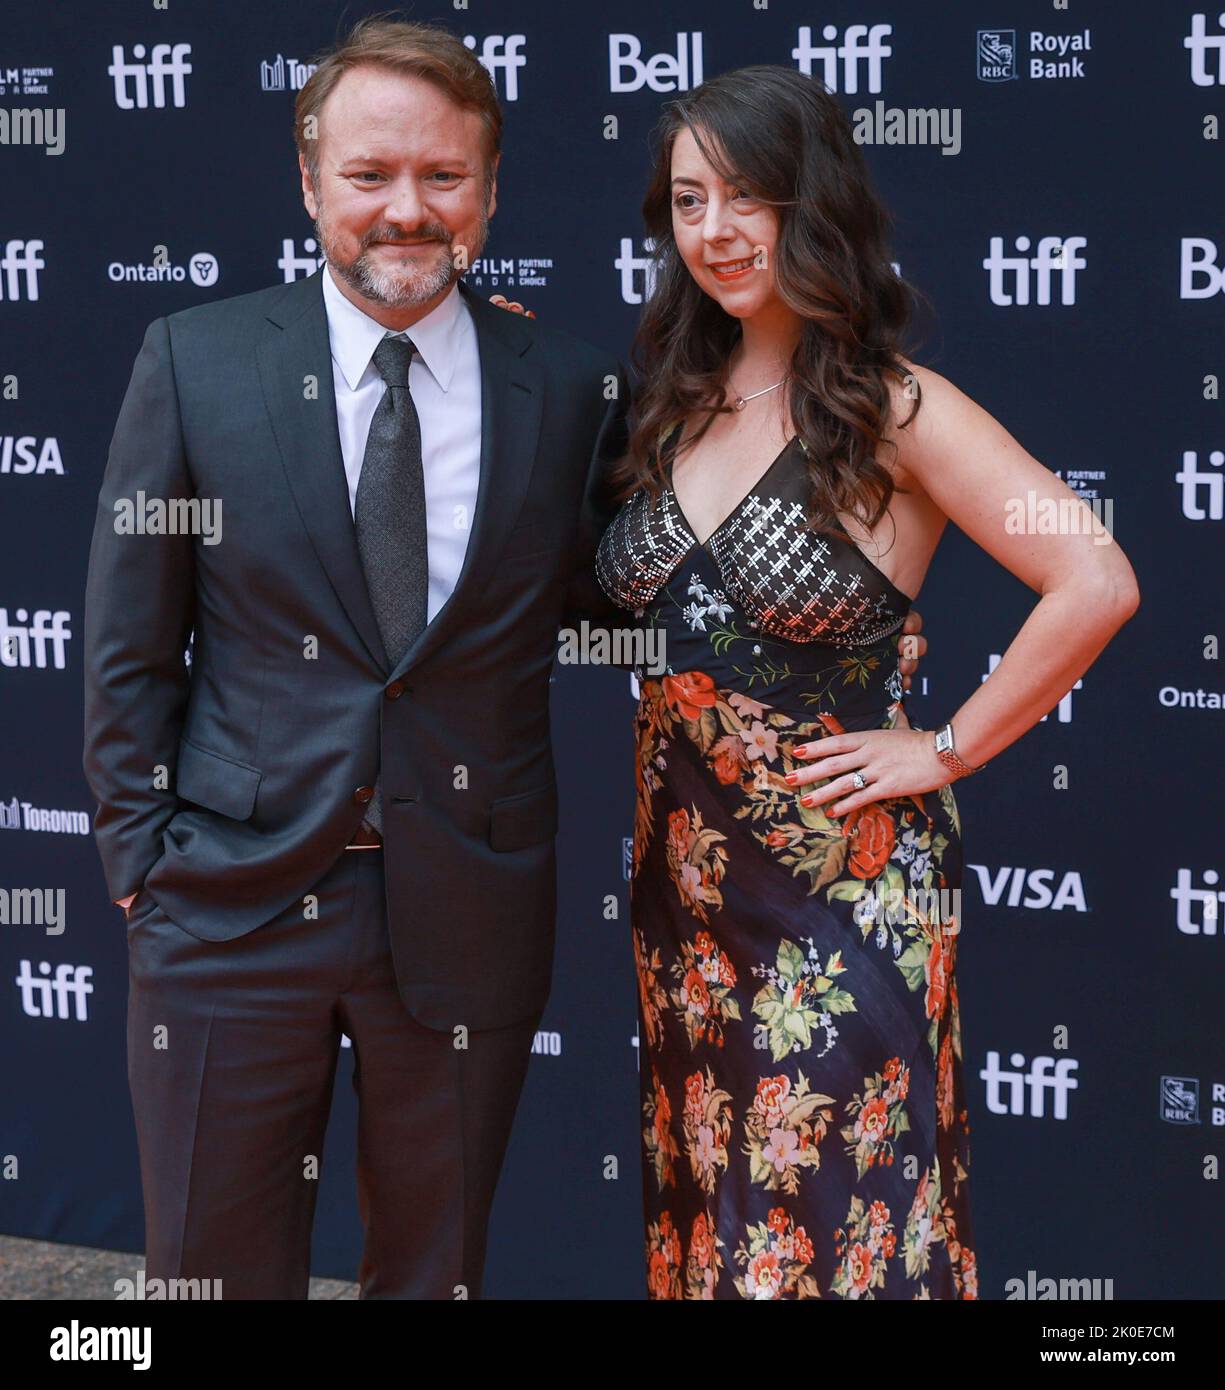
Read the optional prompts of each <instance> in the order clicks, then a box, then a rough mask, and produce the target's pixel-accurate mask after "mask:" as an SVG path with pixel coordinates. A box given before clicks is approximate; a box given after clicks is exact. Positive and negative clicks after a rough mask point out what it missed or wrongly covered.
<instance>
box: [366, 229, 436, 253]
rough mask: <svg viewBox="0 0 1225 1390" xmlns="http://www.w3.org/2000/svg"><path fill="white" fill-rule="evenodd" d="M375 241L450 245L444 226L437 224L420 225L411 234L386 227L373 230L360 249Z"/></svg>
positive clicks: (399, 244)
mask: <svg viewBox="0 0 1225 1390" xmlns="http://www.w3.org/2000/svg"><path fill="white" fill-rule="evenodd" d="M377 241H383V242H388V243H391V244H393V245H397V246H409V245H420V243H421V242H423V241H438V242H441V243H442V244H443V245H444V246H450V244H451V236H450V233H449V232H448V231H447V229H446V228H445V227H441V226H438V225H437V224H435V225H434V226H431V227H422V229H421V230H420V231H419V232H417V233H416V234H415V235H413V236H401V235H399V234H397V233H395V232H392V231H391V230H390V229H388V230H386V231H381V232H375V233H373V234H372V235H371V236H369V237H368V238H367V239H366V240H365V242H364V243H363V244H362V250H363V251H364V250H366V249H367V247H370V246H373V245H374V243H375V242H377Z"/></svg>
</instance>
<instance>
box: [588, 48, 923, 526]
mask: <svg viewBox="0 0 1225 1390" xmlns="http://www.w3.org/2000/svg"><path fill="white" fill-rule="evenodd" d="M686 127H687V128H688V129H689V130H690V131H691V132H692V134H693V137H694V140H695V141H696V142H697V145H698V148H699V149H700V150H701V152H702V154H703V156H704V157H705V158H706V159H707V161H708V162H709V163H710V164H711V166H712V167H713V168H714V169H715V170H716V171H717V172H718V173H719V175H720V177H722V178H724V179H726V180H728V181H729V182H731V183H733V184H735V185H737V186H739V187H741V188H744V189H746V190H747V191H748V192H749V193H750V194H751V195H752V196H753V197H754V198H755V199H757V200H759V201H760V202H762V203H764V204H767V205H769V206H771V207H773V208H775V209H776V212H777V216H778V218H779V228H778V238H777V243H776V247H775V251H774V273H775V283H776V286H777V292H778V294H779V296H780V298H781V299H782V300H783V302H784V303H785V304H787V305H789V306H790V308H792V309H793V310H794V311H795V312H796V313H797V314H798V315H799V316H800V317H801V318H802V319H803V321H804V323H803V330H802V334H801V337H800V341H799V343H798V345H797V347H796V349H795V353H794V355H793V357H792V359H791V364H790V368H789V384H788V388H787V390H788V405H789V407H790V413H791V420H792V423H793V425H794V427H795V430H796V433H797V434H798V436H799V438H800V441H801V443H802V444H803V446H804V448H805V449H806V451H807V453H806V466H807V469H808V473H809V478H810V482H811V489H810V498H809V521H810V524H811V525H813V526H814V527H816V528H817V529H830V530H837V529H838V527H837V526H836V524H835V518H836V516H837V515H838V514H839V513H845V514H847V515H849V516H852V517H855V518H856V519H857V520H859V521H861V522H863V524H864V525H865V526H867V528H868V529H869V530H871V529H872V528H874V527H875V526H876V524H877V523H878V522H879V521H880V519H881V517H882V516H883V515H884V514H885V511H886V509H887V508H888V505H889V501H890V498H891V497H892V496H893V492H894V482H893V478H892V476H891V475H890V473H889V472H888V471H887V470H886V469H885V468H884V467H882V466H881V464H880V463H878V462H877V459H876V454H877V451H878V450H879V449H880V447H881V445H882V444H883V443H886V442H890V441H886V440H885V439H884V432H885V429H886V426H887V424H888V421H889V417H890V412H891V400H890V394H889V390H888V387H887V384H886V379H885V374H886V373H887V372H891V373H893V374H894V375H895V376H897V377H898V378H899V379H900V380H901V381H902V382H903V383H907V384H908V385H909V386H910V388H911V389H910V390H909V392H908V394H909V395H911V396H912V397H913V399H914V402H915V404H914V409H913V410H911V412H910V414H909V415H908V416H907V419H906V420H905V421H904V422H903V424H908V423H909V422H910V420H911V419H913V418H914V414H915V412H916V411H917V410H918V408H919V403H920V394H921V393H920V392H919V386H918V382H917V381H915V380H914V379H913V377H908V375H907V372H906V370H905V368H904V367H903V366H902V363H901V360H900V358H899V352H900V339H901V336H902V333H903V331H904V330H905V329H906V327H907V325H908V323H909V320H910V307H911V306H910V295H911V294H912V293H913V294H916V295H918V294H919V292H918V291H917V290H914V289H913V287H912V286H909V285H908V284H907V283H906V282H905V281H904V280H902V279H901V278H900V277H899V276H898V275H897V274H896V272H895V271H894V269H893V267H892V265H891V264H890V257H889V252H888V244H887V236H888V232H889V230H890V227H891V219H890V216H889V214H888V212H887V211H886V209H885V208H884V206H883V205H882V204H881V202H880V201H879V199H878V198H877V196H876V194H875V192H874V190H873V187H872V183H871V179H870V177H869V174H868V170H867V166H866V163H865V161H864V158H863V155H862V154H861V152H860V149H859V146H858V145H857V144H856V143H855V140H854V137H853V135H852V131H851V126H850V122H849V121H848V119H847V117H846V115H845V114H844V113H843V111H842V108H841V107H840V106H839V104H838V102H837V100H836V99H835V98H834V97H833V96H832V95H831V94H830V92H829V91H828V90H827V89H826V88H825V87H824V85H823V84H822V83H821V82H819V81H818V80H817V79H815V78H811V77H805V76H803V75H802V74H801V73H799V72H797V71H795V70H794V69H791V68H785V67H781V66H773V65H759V66H754V67H746V68H739V69H737V70H736V71H734V72H728V73H723V74H721V75H720V76H718V77H715V78H712V79H711V80H710V81H709V82H705V83H703V84H702V85H701V86H700V87H698V88H697V89H696V90H695V91H693V92H688V93H686V94H685V95H683V96H681V97H679V98H678V99H676V100H674V101H672V102H670V103H669V104H668V105H667V106H666V107H665V108H664V111H663V114H662V116H661V118H660V122H659V125H658V127H657V130H656V134H655V142H656V154H655V167H654V172H653V174H652V177H651V183H650V187H649V188H648V190H647V194H646V198H645V200H644V202H643V209H642V210H643V218H644V220H645V223H646V232H647V235H648V237H649V238H650V239H651V241H652V242H653V243H654V246H653V251H652V252H651V255H652V257H653V266H654V286H653V288H652V291H651V294H650V297H649V299H648V301H647V303H646V305H645V307H644V309H643V313H642V318H641V321H640V323H639V327H638V332H637V336H636V338H635V340H634V347H633V354H632V358H633V362H634V365H635V368H636V370H637V373H638V377H639V381H640V383H641V386H640V388H639V391H638V393H637V397H636V400H635V403H634V409H633V412H632V414H631V429H630V439H629V445H628V452H627V454H626V456H625V457H624V458H623V459H622V460H621V461H620V463H619V465H618V466H616V467H615V468H614V470H613V471H612V473H611V475H610V477H609V485H610V490H611V492H612V493H613V494H614V495H615V496H616V498H617V500H618V501H620V500H623V499H624V498H625V497H626V496H628V495H629V494H630V493H632V492H633V491H634V490H635V489H636V488H638V487H640V486H641V487H644V488H645V489H646V490H647V491H648V492H649V493H650V494H651V495H652V496H657V495H658V493H659V492H660V491H661V490H662V489H663V487H664V486H665V484H666V480H667V474H666V468H667V465H668V463H669V462H670V461H671V459H672V458H674V457H675V456H677V455H678V454H679V453H683V452H685V451H686V450H687V449H689V448H691V447H692V445H693V444H694V443H696V442H697V440H698V439H700V438H701V437H702V435H703V434H705V432H706V430H707V429H709V428H710V425H711V423H712V422H713V420H714V419H715V417H716V415H718V414H721V413H727V412H729V411H730V410H731V409H732V406H731V404H730V403H729V399H728V391H727V387H726V379H727V364H728V360H729V357H730V355H731V352H732V350H733V348H734V347H735V346H736V344H737V342H738V341H739V338H740V323H739V320H737V319H735V318H733V317H732V316H731V315H729V314H727V313H726V312H725V311H724V310H723V309H722V308H721V307H720V306H719V304H717V303H716V302H715V300H713V299H711V298H710V297H709V296H708V295H707V294H706V293H705V292H704V291H703V290H702V289H700V288H699V286H698V284H697V282H696V281H695V280H694V279H693V277H692V275H690V273H689V271H688V269H687V268H686V266H685V263H684V261H683V260H682V258H681V255H680V252H679V251H678V249H677V245H676V240H675V238H674V236H673V233H672V188H671V180H672V172H671V164H672V145H673V142H674V141H675V139H676V136H677V134H678V133H679V132H680V131H681V130H682V129H684V128H686ZM703 413H705V414H707V416H708V418H707V419H705V420H704V421H702V423H701V425H700V426H699V428H698V429H697V430H696V432H695V433H694V435H693V436H692V438H690V439H688V440H686V441H685V442H684V444H681V445H679V448H678V444H679V441H680V436H681V430H674V431H673V427H674V426H676V425H681V424H683V422H684V421H685V420H686V419H688V418H689V417H690V416H692V415H701V414H703ZM669 431H673V432H672V433H671V434H670V436H669V437H668V439H667V441H666V443H664V436H665V435H666V434H668V432H669ZM661 443H663V447H662V448H661V447H660V446H661ZM894 447H895V448H896V446H894Z"/></svg>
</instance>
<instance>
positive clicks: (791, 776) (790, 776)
mask: <svg viewBox="0 0 1225 1390" xmlns="http://www.w3.org/2000/svg"><path fill="white" fill-rule="evenodd" d="M783 781H784V782H786V784H787V785H788V786H789V787H794V786H795V773H794V772H789V773H788V774H787V775H786V777H784V778H783Z"/></svg>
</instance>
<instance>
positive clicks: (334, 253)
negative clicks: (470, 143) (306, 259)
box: [315, 203, 489, 309]
mask: <svg viewBox="0 0 1225 1390" xmlns="http://www.w3.org/2000/svg"><path fill="white" fill-rule="evenodd" d="M327 225H328V224H327V223H326V222H325V221H324V217H323V204H322V203H320V204H319V215H318V217H316V218H315V238H316V243H317V245H318V246H319V247H320V249H321V250H322V251H323V254H324V257H325V258H326V260H327V263H328V265H330V266H331V267H332V269H333V270H334V271H335V272H336V274H337V275H339V276H340V277H341V279H343V280H345V281H346V282H347V283H348V284H349V285H351V286H352V287H353V289H355V290H356V291H357V292H358V294H360V295H361V296H362V297H363V298H365V299H368V300H370V301H371V302H372V303H375V304H383V305H385V306H386V307H388V308H390V309H407V308H412V307H415V306H416V305H418V304H428V303H429V301H430V300H431V299H433V298H435V297H436V296H437V295H439V294H441V293H442V292H443V290H445V289H446V288H447V286H448V285H450V284H451V283H452V281H454V280H455V279H456V278H457V277H458V275H459V268H458V267H457V266H456V264H455V261H456V257H455V247H454V242H453V238H452V236H451V233H450V232H449V231H448V229H447V228H446V227H444V226H443V225H442V223H441V222H432V223H427V224H426V225H425V226H424V227H421V228H419V229H418V230H417V232H416V234H415V235H414V237H413V241H415V242H416V243H417V245H418V246H420V245H421V243H422V242H430V241H432V242H433V243H434V244H436V245H437V247H438V252H439V254H438V258H437V260H435V261H434V262H433V263H431V264H430V265H425V266H420V267H419V268H418V267H414V266H413V265H411V264H408V265H394V266H393V265H387V264H385V263H384V262H383V261H381V260H380V259H378V257H377V255H376V256H371V255H370V253H369V247H370V246H371V245H372V244H373V243H374V242H384V243H388V242H389V243H393V244H394V243H397V242H404V241H405V238H403V237H401V236H398V235H397V233H396V232H395V231H394V230H393V229H392V228H390V227H376V228H374V229H372V230H371V232H370V233H369V234H368V236H367V237H365V238H364V242H363V246H362V249H361V250H360V251H359V252H358V254H357V255H356V256H355V257H354V258H353V260H351V261H347V262H346V261H345V260H343V258H342V257H341V255H340V253H339V250H338V248H337V246H336V243H335V241H334V240H333V239H332V237H330V236H329V235H328V234H327V230H326V229H327ZM488 236H489V219H488V217H486V215H485V213H484V212H482V213H481V218H480V222H479V224H478V227H477V237H476V245H475V246H470V247H468V248H467V261H466V263H465V269H466V268H467V267H468V266H470V265H471V264H472V262H473V261H474V260H475V259H476V258H477V256H479V255H480V253H481V248H482V247H483V246H484V245H485V241H486V239H487V237H488Z"/></svg>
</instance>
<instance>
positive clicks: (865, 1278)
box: [829, 1197, 897, 1299]
mask: <svg viewBox="0 0 1225 1390" xmlns="http://www.w3.org/2000/svg"><path fill="white" fill-rule="evenodd" d="M890 1218H891V1214H890V1211H889V1208H888V1207H887V1206H886V1205H885V1203H884V1202H880V1201H876V1202H873V1203H871V1205H870V1206H869V1205H866V1204H865V1203H864V1200H863V1198H862V1197H852V1198H851V1209H850V1212H849V1213H848V1214H847V1219H846V1225H845V1226H840V1227H839V1228H838V1230H837V1231H836V1232H835V1233H834V1239H835V1242H836V1243H835V1245H834V1253H835V1254H836V1255H839V1256H841V1263H840V1264H839V1266H838V1269H837V1271H836V1273H835V1274H834V1280H833V1283H832V1284H831V1285H830V1289H829V1291H830V1293H833V1294H837V1295H838V1296H839V1297H840V1298H848V1299H858V1298H872V1297H873V1293H872V1290H873V1289H880V1288H884V1286H885V1269H886V1261H887V1260H889V1259H890V1258H891V1256H892V1255H893V1253H894V1251H895V1250H896V1248H897V1238H896V1236H895V1235H894V1231H893V1223H892V1221H891V1219H890Z"/></svg>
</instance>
